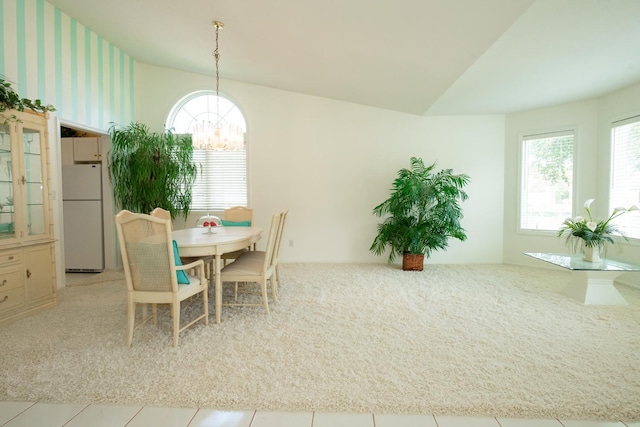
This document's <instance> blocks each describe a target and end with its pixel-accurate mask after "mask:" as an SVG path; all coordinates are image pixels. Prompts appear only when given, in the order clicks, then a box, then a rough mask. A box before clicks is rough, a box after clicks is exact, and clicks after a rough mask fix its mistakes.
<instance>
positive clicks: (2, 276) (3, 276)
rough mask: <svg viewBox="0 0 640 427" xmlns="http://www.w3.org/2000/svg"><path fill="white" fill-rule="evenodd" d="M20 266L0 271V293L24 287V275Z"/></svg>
mask: <svg viewBox="0 0 640 427" xmlns="http://www.w3.org/2000/svg"><path fill="white" fill-rule="evenodd" d="M20 267H21V266H17V267H16V268H10V267H8V268H4V269H2V270H0V292H6V291H8V290H10V289H16V288H22V287H24V274H23V273H22V268H20Z"/></svg>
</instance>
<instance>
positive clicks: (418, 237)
mask: <svg viewBox="0 0 640 427" xmlns="http://www.w3.org/2000/svg"><path fill="white" fill-rule="evenodd" d="M435 167H436V163H433V164H432V165H430V166H425V165H424V163H423V161H422V159H420V158H416V157H412V158H411V168H410V169H401V170H400V171H398V176H397V178H396V179H395V180H394V182H393V188H392V191H391V195H390V196H389V198H388V199H387V200H385V201H384V202H382V203H380V204H379V205H378V206H376V207H375V208H374V209H373V213H374V215H376V216H378V217H382V216H385V215H388V217H387V218H386V219H385V220H384V222H382V223H380V224H378V234H377V235H376V237H375V239H374V241H373V244H372V245H371V248H370V250H371V251H372V252H373V253H375V254H376V255H382V254H383V253H384V252H385V250H386V249H387V248H389V260H388V261H389V262H390V263H391V262H393V261H394V260H395V259H396V257H397V256H399V255H402V269H403V270H413V271H422V269H423V268H424V258H425V256H426V257H427V258H429V257H430V256H431V253H432V252H433V251H437V250H440V249H445V248H447V246H448V243H449V239H450V238H455V239H458V240H461V241H464V240H466V238H467V235H466V233H465V230H464V228H463V227H462V225H461V224H460V220H461V219H462V217H463V215H462V209H461V208H460V202H461V201H464V200H466V199H467V198H468V196H467V193H465V192H464V190H463V188H464V186H465V185H467V184H468V183H469V181H470V178H469V176H468V175H464V174H460V175H456V174H454V173H453V171H452V170H451V169H443V170H441V171H438V172H436V171H435Z"/></svg>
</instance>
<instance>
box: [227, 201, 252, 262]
mask: <svg viewBox="0 0 640 427" xmlns="http://www.w3.org/2000/svg"><path fill="white" fill-rule="evenodd" d="M252 220H253V209H251V208H247V207H245V206H233V207H231V208H228V209H225V210H224V215H223V217H222V225H223V226H225V227H250V226H251V221H252ZM255 248H256V246H255V243H254V245H253V249H254V250H255ZM250 249H251V248H244V249H240V250H238V251H233V252H228V253H226V254H222V256H221V257H220V259H222V262H223V263H224V265H227V263H228V262H229V261H230V260H235V259H236V258H238V257H239V256H240V254H243V253H245V252H247V251H248V250H250Z"/></svg>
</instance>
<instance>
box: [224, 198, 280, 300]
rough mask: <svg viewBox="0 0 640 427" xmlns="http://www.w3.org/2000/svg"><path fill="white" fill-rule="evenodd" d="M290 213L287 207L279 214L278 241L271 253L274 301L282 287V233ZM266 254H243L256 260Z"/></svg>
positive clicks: (259, 252) (252, 252)
mask: <svg viewBox="0 0 640 427" xmlns="http://www.w3.org/2000/svg"><path fill="white" fill-rule="evenodd" d="M288 214H289V210H288V209H285V210H284V211H282V212H280V213H279V214H278V216H279V221H278V231H277V234H276V242H275V247H274V249H273V254H272V255H271V263H272V264H273V268H274V278H275V288H274V289H275V291H274V292H273V301H274V302H277V301H278V289H279V287H280V268H279V264H280V261H279V257H280V246H281V243H282V233H283V231H284V224H285V222H286V219H287V215H288ZM265 256H266V254H265V252H264V251H251V252H247V253H246V254H244V255H243V257H246V258H254V259H255V260H256V261H257V260H262V259H263V258H264V257H265ZM236 292H237V290H236ZM236 298H237V295H236Z"/></svg>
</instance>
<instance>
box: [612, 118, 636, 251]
mask: <svg viewBox="0 0 640 427" xmlns="http://www.w3.org/2000/svg"><path fill="white" fill-rule="evenodd" d="M631 123H639V126H640V111H635V112H633V113H628V114H624V115H620V116H619V117H616V118H615V119H612V120H610V121H609V141H608V142H609V144H608V145H609V146H608V147H607V148H608V149H607V155H608V156H609V162H608V167H609V169H608V174H607V178H608V183H607V198H606V200H607V207H608V209H609V210H608V212H605V213H604V214H606V216H608V215H610V214H611V212H613V210H614V209H615V208H616V207H618V206H621V205H619V204H618V205H615V206H614V204H615V203H614V202H613V201H612V192H613V184H614V182H613V178H614V177H613V175H614V161H615V156H614V151H613V150H614V129H615V128H616V127H620V126H625V125H628V124H631ZM634 204H635V205H638V206H640V194H639V200H638V201H636V202H632V203H627V204H626V205H624V206H621V207H625V208H629V207H630V206H631V205H634ZM631 214H632V213H629V214H627V215H631ZM633 215H637V213H633ZM625 235H626V237H627V238H628V239H629V241H628V243H630V244H632V245H638V243H640V236H638V237H635V236H629V235H628V233H625ZM614 239H615V240H616V242H619V243H621V242H624V239H623V237H622V236H620V235H618V234H616V235H615V236H614Z"/></svg>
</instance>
